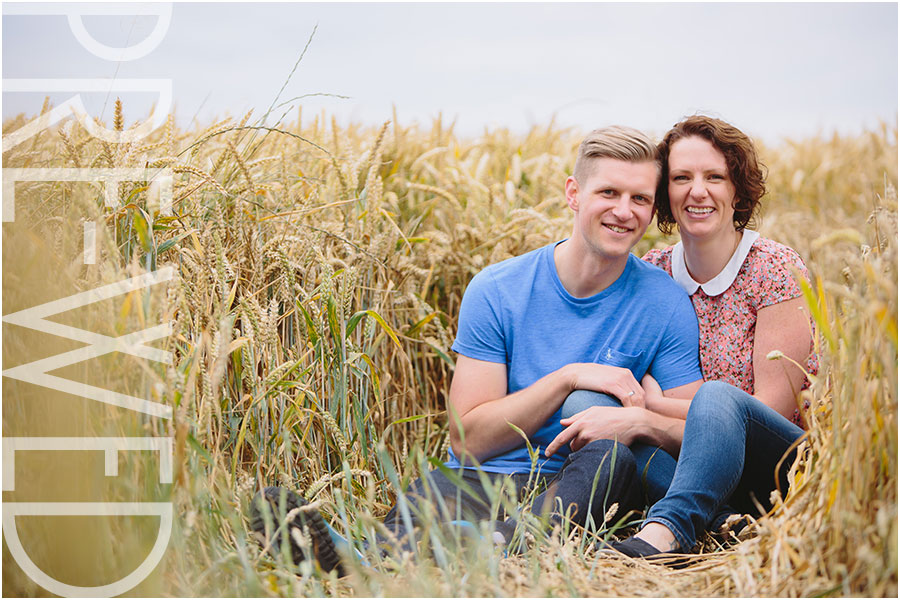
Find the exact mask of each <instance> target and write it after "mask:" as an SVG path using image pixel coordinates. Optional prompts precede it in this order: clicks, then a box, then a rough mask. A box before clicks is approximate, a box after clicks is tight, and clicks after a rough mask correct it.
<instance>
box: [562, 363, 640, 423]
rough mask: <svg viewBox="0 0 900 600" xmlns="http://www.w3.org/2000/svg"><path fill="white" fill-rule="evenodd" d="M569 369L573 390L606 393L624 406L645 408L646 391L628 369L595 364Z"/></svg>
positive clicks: (583, 364)
mask: <svg viewBox="0 0 900 600" xmlns="http://www.w3.org/2000/svg"><path fill="white" fill-rule="evenodd" d="M568 368H569V369H571V372H572V390H592V391H595V392H605V393H607V394H610V395H613V396H615V397H616V398H618V399H619V400H620V401H621V402H622V406H625V407H628V406H636V407H638V408H644V390H643V388H642V387H641V384H639V383H638V381H637V379H635V378H634V375H633V374H632V373H631V371H629V370H628V369H625V368H622V367H611V366H609V365H598V364H594V363H573V364H571V365H569V367H568ZM576 416H577V415H576Z"/></svg>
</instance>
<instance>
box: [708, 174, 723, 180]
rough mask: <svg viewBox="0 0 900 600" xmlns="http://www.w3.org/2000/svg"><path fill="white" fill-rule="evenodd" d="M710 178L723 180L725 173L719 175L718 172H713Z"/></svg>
mask: <svg viewBox="0 0 900 600" xmlns="http://www.w3.org/2000/svg"><path fill="white" fill-rule="evenodd" d="M709 178H710V179H714V180H716V181H722V180H724V179H725V176H724V175H719V174H718V173H713V174H712V175H710V176H709Z"/></svg>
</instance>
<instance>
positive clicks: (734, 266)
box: [672, 229, 759, 296]
mask: <svg viewBox="0 0 900 600" xmlns="http://www.w3.org/2000/svg"><path fill="white" fill-rule="evenodd" d="M758 237H759V233H757V232H755V231H750V230H749V229H745V230H744V235H743V237H741V243H740V244H738V247H737V249H736V250H735V251H734V254H732V255H731V260H729V261H728V264H727V265H725V268H724V269H722V270H721V271H720V272H719V274H718V275H716V276H715V277H713V278H712V279H710V280H709V281H707V282H706V283H697V282H696V281H694V278H693V277H691V274H690V273H688V270H687V265H686V264H685V262H684V246H682V245H681V242H678V243H677V244H675V247H674V248H672V279H674V280H675V282H676V283H678V285H680V286H681V287H682V288H684V291H686V292H687V293H688V295H692V294H693V293H694V292H696V291H697V288H703V291H704V292H705V293H706V295H707V296H718V295H719V294H721V293H722V292H724V291H725V290H727V289H728V288H729V287H731V284H732V283H734V280H735V278H736V277H737V275H738V272H739V271H740V270H741V265H743V264H744V260H745V259H746V258H747V255H748V254H749V253H750V246H752V245H753V242H755V241H756V238H758Z"/></svg>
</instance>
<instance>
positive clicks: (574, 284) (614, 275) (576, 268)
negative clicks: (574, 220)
mask: <svg viewBox="0 0 900 600" xmlns="http://www.w3.org/2000/svg"><path fill="white" fill-rule="evenodd" d="M553 262H554V264H555V265H556V274H557V276H558V277H559V281H560V283H562V285H563V287H564V288H566V291H567V292H569V293H570V294H572V296H574V297H576V298H588V297H590V296H593V295H595V294H599V293H600V292H602V291H603V290H605V289H606V288H608V287H609V286H611V285H612V284H613V283H615V281H616V280H617V279H618V278H619V276H621V275H622V272H623V271H625V265H626V264H628V256H627V255H626V256H622V257H616V258H614V259H609V258H605V257H603V256H600V255H598V254H597V253H596V252H592V251H591V250H589V249H588V248H578V242H577V238H575V237H574V236H573V237H571V238H569V239H568V240H566V241H564V242H562V243H560V244H557V245H556V248H554V250H553Z"/></svg>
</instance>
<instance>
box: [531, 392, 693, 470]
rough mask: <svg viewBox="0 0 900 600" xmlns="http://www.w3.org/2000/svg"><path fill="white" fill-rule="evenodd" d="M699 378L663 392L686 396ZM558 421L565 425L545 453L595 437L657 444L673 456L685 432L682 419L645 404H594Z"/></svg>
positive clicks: (595, 438) (579, 443)
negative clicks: (629, 405) (627, 405)
mask: <svg viewBox="0 0 900 600" xmlns="http://www.w3.org/2000/svg"><path fill="white" fill-rule="evenodd" d="M702 383H703V382H702V381H700V380H697V381H694V382H691V383H689V384H686V385H681V386H677V387H674V388H670V389H668V390H666V391H665V392H664V393H665V394H666V395H673V396H688V397H693V395H694V394H695V393H696V392H697V390H698V389H700V385H701V384H702ZM560 424H561V425H562V426H563V427H564V428H565V429H563V430H562V432H561V433H560V434H559V435H558V436H556V438H555V439H554V440H553V441H552V442H550V444H548V446H547V449H546V451H545V454H546V455H547V456H551V455H552V454H553V453H554V452H556V451H557V450H559V448H561V447H562V446H563V445H564V444H570V447H571V448H572V451H573V452H574V451H576V450H578V449H580V448H581V447H582V446H584V445H585V444H588V443H590V442H592V441H594V440H600V439H608V440H612V439H614V440H617V441H619V442H621V443H623V444H625V445H626V446H630V445H631V444H633V443H634V442H643V443H645V444H650V445H654V446H659V447H661V448H662V449H663V450H665V451H666V452H668V453H669V454H671V455H672V456H678V453H679V452H680V451H681V439H682V437H683V435H684V419H683V418H677V417H672V416H667V415H665V414H660V413H658V412H654V411H652V410H649V406H647V407H646V408H645V407H638V406H633V407H626V408H624V409H623V408H619V407H613V406H594V407H591V408H589V409H587V410H583V411H581V412H580V413H578V414H577V415H573V416H572V417H570V418H568V419H562V420H561V421H560Z"/></svg>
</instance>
